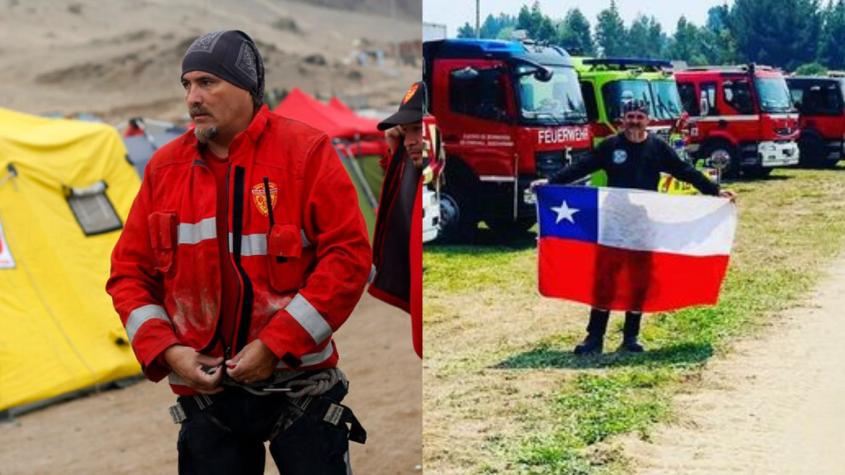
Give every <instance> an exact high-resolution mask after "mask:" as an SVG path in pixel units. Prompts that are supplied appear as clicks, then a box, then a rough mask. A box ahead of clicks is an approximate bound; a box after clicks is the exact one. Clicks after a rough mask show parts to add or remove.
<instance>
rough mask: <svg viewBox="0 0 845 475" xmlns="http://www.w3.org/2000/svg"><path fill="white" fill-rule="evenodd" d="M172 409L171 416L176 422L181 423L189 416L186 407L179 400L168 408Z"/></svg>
mask: <svg viewBox="0 0 845 475" xmlns="http://www.w3.org/2000/svg"><path fill="white" fill-rule="evenodd" d="M168 410H169V411H170V418H171V419H173V423H174V424H181V423H182V422H184V421H185V419H187V418H188V416H187V415H186V414H185V409H184V408H182V405H181V404H179V403H178V402H177V403H176V404H174V405H172V406H170V408H169V409H168Z"/></svg>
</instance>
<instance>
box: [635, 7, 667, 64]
mask: <svg viewBox="0 0 845 475" xmlns="http://www.w3.org/2000/svg"><path fill="white" fill-rule="evenodd" d="M627 37H628V45H627V50H628V52H629V54H632V55H634V56H639V57H643V58H660V57H662V55H663V54H662V53H663V50H664V43H665V41H666V37H665V35H664V34H663V29H662V28H661V27H660V23H658V21H657V18H655V17H653V16H652V17H646V16H644V15H638V16H637V18H635V19H634V21H633V23H631V28H629V29H628V34H627Z"/></svg>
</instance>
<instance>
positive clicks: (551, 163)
mask: <svg viewBox="0 0 845 475" xmlns="http://www.w3.org/2000/svg"><path fill="white" fill-rule="evenodd" d="M588 153H590V151H589V150H570V151H569V157H570V158H571V160H572V161H578V160H580V159H582V158H583V157H584V156H585V155H586V154H588ZM565 155H566V152H565V151H563V150H555V151H544V152H537V153H536V154H535V155H534V163H535V166H536V168H537V175H538V176H540V177H547V176H549V175H551V174H552V173H554V172H556V171H558V170H560V169H561V168H563V167H564V166H566V165H567V164H568V163H566V158H565Z"/></svg>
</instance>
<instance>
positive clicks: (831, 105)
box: [786, 77, 845, 167]
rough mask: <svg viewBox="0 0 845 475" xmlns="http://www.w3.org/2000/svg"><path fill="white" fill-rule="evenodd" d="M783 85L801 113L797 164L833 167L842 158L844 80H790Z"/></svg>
mask: <svg viewBox="0 0 845 475" xmlns="http://www.w3.org/2000/svg"><path fill="white" fill-rule="evenodd" d="M786 83H787V84H788V85H789V92H790V93H791V94H792V100H793V102H794V103H795V107H796V108H797V109H798V111H799V112H800V113H801V119H800V120H799V124H801V138H800V139H798V147H799V149H800V150H801V164H802V165H804V166H809V167H834V166H836V163H837V162H838V161H839V160H840V159H842V158H843V156H845V101H843V96H845V78H841V77H791V78H787V79H786Z"/></svg>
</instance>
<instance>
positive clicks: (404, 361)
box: [0, 296, 422, 475]
mask: <svg viewBox="0 0 845 475" xmlns="http://www.w3.org/2000/svg"><path fill="white" fill-rule="evenodd" d="M336 341H337V343H338V348H339V350H340V353H341V362H340V368H341V369H343V370H344V372H345V373H346V374H347V376H348V377H349V380H350V394H349V396H347V399H346V400H345V401H346V403H347V404H348V405H349V406H350V407H351V408H352V409H353V410H354V411H355V414H356V415H357V416H358V418H359V420H360V421H361V423H362V424H363V425H364V427H365V428H366V429H367V432H368V440H367V443H366V445H363V446H362V445H359V444H355V443H353V444H351V449H350V450H351V454H352V468H353V471H354V472H355V473H360V474H384V475H394V474H413V473H419V472H420V471H421V469H420V466H421V461H422V409H421V408H422V400H421V398H422V387H421V371H422V368H421V363H420V360H419V358H418V357H417V356H416V354H415V353H414V351H413V348H412V346H411V325H410V318H409V317H408V316H407V315H406V314H404V313H402V312H401V311H398V310H395V309H394V308H393V307H390V306H388V305H386V304H384V303H382V302H380V301H378V300H375V299H373V298H370V297H369V296H365V297H364V299H362V301H361V303H360V304H359V305H358V308H357V309H356V310H355V312H354V313H353V314H352V316H351V317H350V320H349V321H348V322H347V323H346V324H345V325H344V326H343V327H342V328H341V330H340V331H339V332H338V334H337V336H336ZM174 399H175V396H173V394H172V393H171V392H170V389H169V387H168V386H167V385H166V384H165V383H161V384H153V383H150V382H149V381H144V382H141V383H138V384H135V385H132V386H130V387H127V388H125V389H118V390H111V391H105V392H102V393H99V394H94V395H90V396H88V397H84V398H80V399H75V400H72V401H68V402H65V403H60V404H56V405H53V406H50V407H47V408H45V409H42V410H39V411H35V412H31V413H28V414H24V415H22V416H19V417H17V418H16V419H14V420H13V421H12V422H5V423H0V474H2V475H15V474H54V473H70V474H126V475H130V474H138V475H141V474H144V475H146V474H152V473H175V472H176V435H177V433H178V429H179V426H177V425H175V424H173V422H172V421H171V420H170V416H169V414H168V412H167V408H168V406H170V405H171V404H173V401H174ZM265 473H268V474H276V473H278V472H277V471H276V469H275V466H273V463H272V459H270V457H269V455H268V457H267V469H266V470H265Z"/></svg>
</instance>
